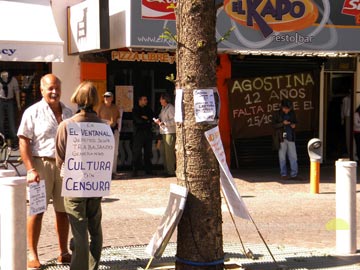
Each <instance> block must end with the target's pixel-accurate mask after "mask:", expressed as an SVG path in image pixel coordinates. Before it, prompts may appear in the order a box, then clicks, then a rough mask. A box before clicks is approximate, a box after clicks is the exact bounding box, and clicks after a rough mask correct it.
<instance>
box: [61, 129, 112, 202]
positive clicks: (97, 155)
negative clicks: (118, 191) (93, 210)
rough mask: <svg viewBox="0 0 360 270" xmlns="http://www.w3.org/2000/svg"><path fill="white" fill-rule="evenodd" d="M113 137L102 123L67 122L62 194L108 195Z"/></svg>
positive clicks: (77, 195) (72, 195)
mask: <svg viewBox="0 0 360 270" xmlns="http://www.w3.org/2000/svg"><path fill="white" fill-rule="evenodd" d="M113 158H114V136H113V133H112V131H111V129H110V126H109V125H106V124H104V123H89V122H80V123H69V124H68V128H67V143H66V156H65V162H64V179H63V186H62V196H66V197H102V196H106V195H109V193H110V183H111V173H112V162H113Z"/></svg>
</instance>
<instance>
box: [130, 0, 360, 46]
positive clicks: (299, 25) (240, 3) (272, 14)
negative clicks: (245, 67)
mask: <svg viewBox="0 0 360 270" xmlns="http://www.w3.org/2000/svg"><path fill="white" fill-rule="evenodd" d="M168 2H169V1H166V0H156V1H152V0H142V1H141V2H140V1H131V27H130V28H131V37H130V41H129V45H128V46H129V47H140V48H173V49H174V48H175V47H176V43H175V42H174V41H172V40H169V39H163V38H160V36H161V35H162V33H163V32H164V28H167V29H169V31H170V32H172V33H173V34H174V35H175V34H176V27H175V21H173V20H172V19H171V20H170V19H164V18H162V15H164V14H166V15H169V14H167V12H166V7H167V6H169V5H172V4H173V3H168ZM359 3H360V2H359V1H358V0H339V1H330V0H268V1H265V0H264V1H261V0H258V1H246V0H225V1H224V5H223V7H221V8H220V9H219V10H218V12H217V25H216V38H217V39H220V38H221V37H223V36H224V35H225V34H226V33H227V32H228V31H229V29H231V28H233V29H234V30H233V31H232V33H231V35H230V37H229V38H228V39H226V40H224V41H222V42H221V43H219V45H218V49H219V50H226V51H238V50H246V51H250V52H251V51H259V50H260V51H310V52H319V51H325V52H326V51H330V52H337V51H340V52H359V51H360V47H359V46H358V44H360V24H359V23H360V19H359V17H360V15H359V11H360V10H359ZM174 4H175V3H174ZM145 11H146V12H147V13H146V16H144V14H145ZM149 14H150V15H149ZM169 16H170V15H169ZM150 17H151V18H153V19H154V20H149V18H150ZM145 18H146V19H145Z"/></svg>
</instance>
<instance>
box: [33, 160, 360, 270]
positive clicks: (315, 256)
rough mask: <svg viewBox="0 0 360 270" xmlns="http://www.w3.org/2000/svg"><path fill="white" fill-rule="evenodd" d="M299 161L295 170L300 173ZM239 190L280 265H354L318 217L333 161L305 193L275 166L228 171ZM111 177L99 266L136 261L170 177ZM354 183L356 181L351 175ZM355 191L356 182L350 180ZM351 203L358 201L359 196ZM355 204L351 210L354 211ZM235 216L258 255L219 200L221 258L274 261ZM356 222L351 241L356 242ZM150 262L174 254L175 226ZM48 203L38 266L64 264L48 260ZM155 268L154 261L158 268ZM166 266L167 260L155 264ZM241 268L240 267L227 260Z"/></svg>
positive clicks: (137, 265)
mask: <svg viewBox="0 0 360 270" xmlns="http://www.w3.org/2000/svg"><path fill="white" fill-rule="evenodd" d="M308 174H309V173H308V171H307V169H306V168H304V169H303V170H302V171H301V176H302V177H303V178H305V179H308ZM233 175H234V178H235V179H236V184H237V186H238V189H239V192H240V194H241V195H242V197H243V199H244V201H245V203H246V205H247V207H248V209H249V212H250V213H251V215H252V217H253V219H254V220H255V222H256V224H257V226H258V228H259V230H260V231H261V233H262V235H263V236H264V238H265V240H266V242H267V243H268V245H269V246H270V249H271V251H272V252H273V254H274V256H275V258H276V260H277V261H278V263H279V264H281V265H286V266H287V267H288V269H360V253H358V254H356V255H353V256H345V257H337V256H333V255H334V254H335V247H336V242H335V231H333V230H331V229H330V230H328V229H327V227H326V225H327V224H328V222H329V221H331V220H333V219H334V218H335V168H334V167H330V166H328V167H322V168H321V175H320V177H321V185H320V194H310V193H309V190H310V186H309V183H308V181H282V180H280V179H279V176H278V171H277V169H268V170H265V169H264V170H256V171H255V170H244V169H242V170H238V171H233ZM124 178H125V179H123V180H114V181H113V182H112V191H111V195H110V196H108V197H106V198H104V200H103V204H102V206H103V222H102V224H103V234H104V250H103V256H102V266H101V268H100V269H127V270H131V269H144V268H145V266H146V263H147V261H148V259H149V258H148V256H147V254H145V252H144V249H145V246H146V245H147V244H148V242H149V240H150V238H151V237H152V234H153V233H154V232H155V230H156V228H157V225H158V223H159V221H160V219H161V216H162V214H163V212H164V210H165V207H166V205H167V201H168V195H169V185H170V183H176V179H175V178H141V177H139V178H136V179H131V178H127V174H124ZM358 183H359V182H358ZM357 190H358V192H357V194H358V198H360V184H357ZM357 202H358V205H357V207H358V209H359V200H357ZM357 212H358V211H357ZM235 219H236V224H237V226H238V229H239V231H240V234H241V237H242V240H243V242H244V244H245V247H246V248H250V249H251V250H252V252H253V253H254V254H257V255H258V257H259V259H258V260H256V261H252V260H249V259H246V258H245V257H244V255H242V252H241V250H242V249H241V248H240V242H239V238H238V236H237V234H236V231H235V227H234V224H233V223H232V221H231V218H230V215H229V213H228V211H227V209H226V205H225V203H223V238H224V250H225V251H226V253H227V258H229V259H231V262H233V263H234V264H238V265H242V266H243V267H246V269H254V270H256V269H259V270H260V269H261V270H263V269H276V267H275V265H274V264H273V261H272V260H271V258H270V257H269V254H268V252H267V250H266V248H265V246H264V245H263V243H262V241H261V239H260V238H259V235H258V234H257V232H256V229H255V228H254V226H253V224H252V223H250V222H248V221H245V220H241V219H239V218H235ZM359 228H360V222H358V223H357V243H358V244H357V246H358V249H359V247H360V230H359ZM170 242H171V243H170V244H169V247H168V249H167V251H166V254H164V257H163V259H162V260H160V261H158V260H155V261H154V263H153V265H156V264H158V263H163V262H166V263H170V262H174V254H175V246H176V244H175V242H176V232H175V233H174V235H173V237H172V238H171V240H170ZM57 253H58V251H57V243H56V237H55V230H54V213H53V211H52V207H51V206H50V207H49V210H48V211H47V212H46V214H45V216H44V223H43V229H42V234H41V237H40V243H39V254H40V259H41V261H42V263H43V264H46V267H44V269H68V268H67V267H59V266H55V265H54V264H53V259H54V258H56V256H57V255H58V254H57ZM159 269H160V268H159ZM162 269H171V268H162ZM232 269H242V268H232Z"/></svg>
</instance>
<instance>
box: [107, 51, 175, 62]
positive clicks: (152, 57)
mask: <svg viewBox="0 0 360 270" xmlns="http://www.w3.org/2000/svg"><path fill="white" fill-rule="evenodd" d="M111 60H112V61H115V60H117V61H127V62H135V61H138V62H153V63H155V62H161V63H169V64H173V63H174V62H175V55H174V54H169V53H158V52H130V51H112V52H111Z"/></svg>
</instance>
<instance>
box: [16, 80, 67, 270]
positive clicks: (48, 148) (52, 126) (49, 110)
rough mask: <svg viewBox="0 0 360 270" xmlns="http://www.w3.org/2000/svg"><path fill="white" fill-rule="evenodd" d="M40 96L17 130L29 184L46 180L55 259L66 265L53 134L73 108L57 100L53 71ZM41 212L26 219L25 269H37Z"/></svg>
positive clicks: (58, 93) (58, 91)
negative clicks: (52, 214)
mask: <svg viewBox="0 0 360 270" xmlns="http://www.w3.org/2000/svg"><path fill="white" fill-rule="evenodd" d="M40 90H41V94H42V96H43V98H42V99H41V100H40V101H39V102H37V103H35V104H34V105H32V106H30V107H29V108H28V109H26V111H25V112H24V114H23V117H22V119H21V123H20V126H19V129H18V133H17V135H18V137H19V144H20V154H21V158H22V160H23V162H24V165H25V168H26V170H27V175H26V180H27V182H28V183H31V182H39V181H40V180H45V188H46V199H47V203H49V201H50V199H52V200H53V206H54V209H55V217H56V232H57V236H58V242H59V247H60V255H59V256H58V257H57V262H58V263H60V264H62V263H64V264H68V263H70V260H71V255H70V254H69V252H68V248H67V243H68V234H69V221H68V217H67V215H66V213H65V207H64V198H63V197H61V188H62V180H61V177H60V171H59V170H58V168H57V167H56V165H55V135H56V131H57V128H58V126H59V124H60V123H61V122H62V121H63V120H64V119H67V118H70V117H71V116H72V111H71V110H70V109H69V108H67V107H66V106H65V105H64V104H63V103H61V102H60V96H61V82H60V80H59V79H58V78H57V77H56V76H55V75H53V74H47V75H45V76H43V77H42V78H41V80H40ZM42 219H43V213H41V214H36V215H33V216H29V217H28V219H27V238H28V249H29V255H28V268H29V269H40V268H41V264H40V261H39V256H38V251H37V246H38V242H39V238H40V232H41V224H42Z"/></svg>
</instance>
